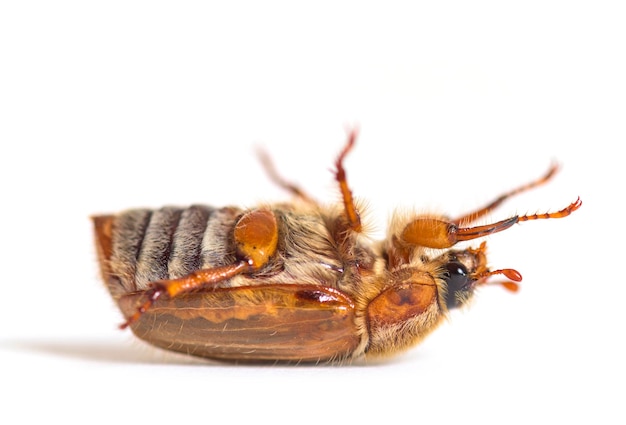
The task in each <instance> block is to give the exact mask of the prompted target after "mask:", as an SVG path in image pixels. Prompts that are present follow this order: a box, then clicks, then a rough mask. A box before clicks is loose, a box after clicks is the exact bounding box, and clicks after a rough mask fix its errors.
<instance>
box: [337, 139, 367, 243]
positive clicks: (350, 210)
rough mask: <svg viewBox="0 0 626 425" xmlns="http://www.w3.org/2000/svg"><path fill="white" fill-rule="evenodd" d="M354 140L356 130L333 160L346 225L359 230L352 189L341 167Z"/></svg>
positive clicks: (359, 220)
mask: <svg viewBox="0 0 626 425" xmlns="http://www.w3.org/2000/svg"><path fill="white" fill-rule="evenodd" d="M355 141H356V130H353V131H351V132H350V134H349V136H348V142H347V143H346V145H345V146H344V148H343V150H342V151H341V153H340V154H339V157H338V158H337V161H336V162H335V167H336V170H335V179H336V180H337V183H339V190H341V197H342V198H343V205H344V208H345V212H346V218H347V219H348V226H349V228H350V229H351V230H353V231H355V232H361V231H362V229H363V228H362V226H361V216H360V215H359V212H358V210H357V208H356V205H355V204H354V199H353V198H352V191H351V190H350V187H348V180H347V177H346V170H345V169H344V168H343V161H344V159H345V157H346V155H347V154H348V152H350V150H352V147H353V146H354V142H355Z"/></svg>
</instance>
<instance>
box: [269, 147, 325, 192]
mask: <svg viewBox="0 0 626 425" xmlns="http://www.w3.org/2000/svg"><path fill="white" fill-rule="evenodd" d="M257 155H258V156H259V160H260V161H261V164H262V165H263V168H265V172H266V173H267V175H268V176H269V178H270V180H272V181H273V182H274V184H276V185H278V186H279V187H281V188H282V189H284V190H286V191H287V192H289V193H291V194H292V195H293V196H295V197H297V198H300V199H302V200H303V201H305V202H308V203H311V204H316V203H317V202H316V201H315V200H314V199H313V198H312V197H311V196H309V195H308V194H307V193H306V192H305V191H304V190H302V188H300V186H298V185H296V184H294V183H292V182H290V181H288V180H286V179H284V178H283V177H282V176H281V175H280V174H279V173H278V172H277V171H276V167H275V165H274V163H273V162H272V159H271V158H270V156H269V155H268V154H267V152H265V151H264V150H262V149H259V150H257Z"/></svg>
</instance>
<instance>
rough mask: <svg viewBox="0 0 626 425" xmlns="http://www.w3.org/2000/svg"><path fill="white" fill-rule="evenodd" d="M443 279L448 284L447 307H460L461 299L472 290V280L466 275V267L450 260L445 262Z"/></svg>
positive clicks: (464, 298) (465, 297)
mask: <svg viewBox="0 0 626 425" xmlns="http://www.w3.org/2000/svg"><path fill="white" fill-rule="evenodd" d="M444 279H445V281H446V283H447V285H448V294H447V295H446V305H447V306H448V309H451V308H457V307H460V306H461V304H462V303H463V302H462V301H463V300H466V299H467V296H466V295H467V293H468V292H470V291H471V290H472V283H473V281H472V280H471V279H470V278H469V276H468V275H467V269H466V268H465V266H464V265H463V264H461V263H459V262H456V261H451V262H449V263H448V264H446V271H445V275H444Z"/></svg>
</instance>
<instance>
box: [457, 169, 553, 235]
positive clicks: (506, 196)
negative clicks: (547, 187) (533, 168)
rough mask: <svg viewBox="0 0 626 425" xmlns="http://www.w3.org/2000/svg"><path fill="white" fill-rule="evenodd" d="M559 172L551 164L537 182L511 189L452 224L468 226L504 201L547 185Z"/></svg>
mask: <svg viewBox="0 0 626 425" xmlns="http://www.w3.org/2000/svg"><path fill="white" fill-rule="evenodd" d="M558 170H559V166H558V164H556V163H555V164H552V166H551V167H550V168H549V169H548V172H547V173H546V174H544V175H543V176H542V177H540V178H538V179H537V180H533V181H532V182H530V183H527V184H525V185H523V186H520V187H518V188H516V189H513V190H511V191H509V192H506V193H503V194H502V195H500V196H498V197H497V198H496V199H494V200H493V201H492V202H491V203H489V204H487V205H485V206H484V207H482V208H480V209H478V210H476V211H472V212H471V213H469V214H465V215H463V216H461V217H458V218H457V219H456V220H453V221H452V222H453V223H454V224H456V225H459V224H461V223H464V224H469V223H472V222H474V221H476V220H478V219H479V218H481V217H483V216H485V215H487V214H489V213H490V212H492V211H493V210H494V209H496V208H497V207H498V206H500V204H502V203H503V202H504V201H506V200H507V199H509V198H511V197H513V196H515V195H518V194H520V193H522V192H526V191H527V190H530V189H534V188H535V187H537V186H541V185H542V184H545V183H547V182H548V181H549V180H550V179H551V178H552V177H553V176H554V175H555V174H556V172H557V171H558Z"/></svg>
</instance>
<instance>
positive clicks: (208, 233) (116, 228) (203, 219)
mask: <svg viewBox="0 0 626 425" xmlns="http://www.w3.org/2000/svg"><path fill="white" fill-rule="evenodd" d="M239 213H240V211H239V210H238V209H235V208H221V209H215V208H212V207H208V206H204V205H194V206H191V207H188V208H177V207H164V208H160V209H157V210H149V209H134V210H129V211H126V212H123V213H121V214H119V215H117V216H100V217H95V218H94V221H95V222H96V227H97V228H100V230H101V231H100V233H101V235H100V237H99V238H98V239H100V240H102V242H101V243H100V245H101V246H100V247H99V248H100V252H101V255H103V256H104V258H105V259H107V260H108V270H107V271H105V275H108V276H105V277H106V278H107V279H106V280H107V282H108V284H109V289H110V291H111V293H112V294H114V296H115V295H121V294H124V293H128V292H133V291H137V290H143V289H146V288H147V287H148V285H149V283H150V282H154V281H157V280H162V279H175V278H179V277H182V276H185V275H187V274H189V273H191V272H192V271H194V270H198V269H200V268H203V267H215V266H219V265H223V264H225V263H227V262H229V261H232V258H234V257H233V256H234V252H235V250H234V246H233V243H232V238H231V237H230V233H231V231H232V228H233V225H234V223H235V221H236V217H237V215H238V214H239ZM107 234H108V235H107ZM107 236H108V241H107ZM103 239H104V240H103ZM107 244H108V249H109V250H110V252H106V250H107V246H106V245H107Z"/></svg>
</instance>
